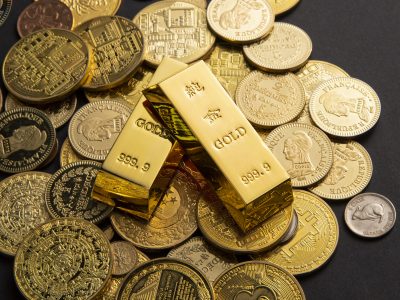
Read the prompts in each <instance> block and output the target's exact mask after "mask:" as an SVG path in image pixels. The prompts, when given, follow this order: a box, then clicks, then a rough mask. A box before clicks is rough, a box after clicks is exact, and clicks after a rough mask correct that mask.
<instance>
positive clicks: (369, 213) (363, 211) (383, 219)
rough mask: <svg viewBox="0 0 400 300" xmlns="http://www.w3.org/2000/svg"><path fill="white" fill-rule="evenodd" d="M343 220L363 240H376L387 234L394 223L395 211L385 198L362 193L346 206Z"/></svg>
mask: <svg viewBox="0 0 400 300" xmlns="http://www.w3.org/2000/svg"><path fill="white" fill-rule="evenodd" d="M344 218H345V221H346V224H347V226H348V227H349V228H350V230H351V231H352V232H354V233H355V234H357V235H359V236H361V237H365V238H377V237H381V236H383V235H385V234H386V233H388V232H389V231H390V230H391V229H392V228H393V226H394V223H395V222H396V209H395V207H394V205H393V203H392V202H391V201H390V200H389V199H388V198H386V197H385V196H382V195H379V194H376V193H363V194H359V195H357V196H355V197H354V198H353V199H351V200H350V201H349V203H347V205H346V209H345V212H344Z"/></svg>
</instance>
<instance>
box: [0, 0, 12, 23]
mask: <svg viewBox="0 0 400 300" xmlns="http://www.w3.org/2000/svg"><path fill="white" fill-rule="evenodd" d="M11 6H12V0H0V26H1V25H3V24H4V22H5V21H6V20H7V18H8V15H9V14H10V11H11Z"/></svg>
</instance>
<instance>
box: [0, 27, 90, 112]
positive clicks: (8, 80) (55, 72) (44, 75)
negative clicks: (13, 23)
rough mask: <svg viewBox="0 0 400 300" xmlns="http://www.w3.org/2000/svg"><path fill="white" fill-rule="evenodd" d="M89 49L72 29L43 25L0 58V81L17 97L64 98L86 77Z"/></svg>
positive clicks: (38, 100) (31, 99) (37, 100)
mask: <svg viewBox="0 0 400 300" xmlns="http://www.w3.org/2000/svg"><path fill="white" fill-rule="evenodd" d="M88 67H89V50H88V47H87V46H86V44H85V42H84V41H83V40H82V39H81V38H80V37H79V36H78V35H76V34H75V33H73V32H71V31H68V30H62V29H44V30H40V31H37V32H34V33H32V34H30V35H28V36H26V37H24V38H22V39H20V40H19V41H18V42H17V43H16V44H14V46H13V47H12V48H11V49H10V50H9V52H8V53H7V56H6V57H5V59H4V62H3V81H4V84H5V86H6V88H7V89H8V91H9V92H10V93H11V94H13V95H14V96H15V97H16V98H18V99H20V100H21V101H24V102H28V103H32V104H35V103H36V104H38V103H48V102H55V101H58V100H62V99H65V98H66V97H67V96H69V95H71V94H72V93H73V92H74V91H76V90H77V89H78V88H79V87H81V85H82V84H83V82H84V81H85V80H86V78H87V70H88Z"/></svg>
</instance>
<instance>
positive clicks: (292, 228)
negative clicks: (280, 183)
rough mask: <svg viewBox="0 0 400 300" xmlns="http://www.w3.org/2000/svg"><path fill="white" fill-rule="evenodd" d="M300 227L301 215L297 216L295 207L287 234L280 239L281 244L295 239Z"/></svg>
mask: <svg viewBox="0 0 400 300" xmlns="http://www.w3.org/2000/svg"><path fill="white" fill-rule="evenodd" d="M298 227H299V217H298V216H297V213H296V210H295V209H293V218H292V222H290V226H289V229H288V230H287V231H286V233H285V235H284V236H283V237H282V238H281V240H280V241H279V244H285V243H287V242H289V241H290V240H292V239H293V237H294V236H295V235H296V232H297V229H298Z"/></svg>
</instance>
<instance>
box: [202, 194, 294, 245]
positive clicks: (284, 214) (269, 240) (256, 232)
mask: <svg viewBox="0 0 400 300" xmlns="http://www.w3.org/2000/svg"><path fill="white" fill-rule="evenodd" d="M292 216H293V207H292V205H289V206H287V207H286V208H284V209H282V210H281V211H279V212H278V213H276V214H275V215H273V216H272V217H270V218H269V219H267V220H266V221H265V222H263V223H262V224H260V225H259V226H257V227H255V228H254V229H252V230H250V231H249V232H247V233H243V231H241V229H240V228H239V227H238V225H236V223H235V221H234V220H233V218H232V217H231V216H230V214H229V213H228V211H227V210H226V208H225V207H224V205H223V203H222V201H221V200H220V199H219V198H218V197H216V196H215V195H211V194H207V196H202V197H201V198H200V200H199V204H198V206H197V222H198V224H199V228H200V230H201V232H202V233H203V235H204V236H205V237H206V238H207V240H208V241H210V242H211V243H212V244H213V245H215V246H217V247H219V248H221V249H224V250H226V251H233V252H237V253H256V252H262V251H265V250H266V249H269V248H271V247H273V246H274V245H276V243H278V241H279V240H280V239H281V237H282V236H283V235H284V234H285V232H286V231H287V229H288V228H289V225H290V222H291V219H292Z"/></svg>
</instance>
